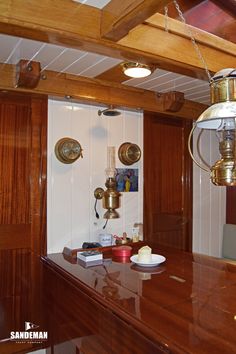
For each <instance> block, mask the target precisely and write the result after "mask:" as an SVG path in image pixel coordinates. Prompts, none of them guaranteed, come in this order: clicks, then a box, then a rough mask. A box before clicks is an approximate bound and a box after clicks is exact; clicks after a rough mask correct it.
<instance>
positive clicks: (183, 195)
mask: <svg viewBox="0 0 236 354" xmlns="http://www.w3.org/2000/svg"><path fill="white" fill-rule="evenodd" d="M191 126H192V122H191V121H188V120H184V119H178V118H172V117H165V118H164V117H161V116H160V115H157V114H154V113H145V115H144V236H145V239H146V240H150V241H153V242H155V243H158V244H161V245H165V246H171V247H175V248H178V249H183V250H191V248H192V162H191V158H190V156H189V153H188V150H187V139H188V135H189V132H190V130H191Z"/></svg>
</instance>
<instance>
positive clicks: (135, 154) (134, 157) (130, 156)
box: [118, 142, 141, 166]
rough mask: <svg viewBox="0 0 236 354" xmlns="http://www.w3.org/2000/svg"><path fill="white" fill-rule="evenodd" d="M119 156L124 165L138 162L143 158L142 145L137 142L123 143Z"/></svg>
mask: <svg viewBox="0 0 236 354" xmlns="http://www.w3.org/2000/svg"><path fill="white" fill-rule="evenodd" d="M118 157H119V160H120V162H122V163H123V164H124V165H127V166H129V165H133V164H134V163H135V162H138V161H139V160H140V158H141V150H140V147H139V146H138V145H136V144H132V143H129V142H126V143H123V144H122V145H121V146H120V147H119V150H118Z"/></svg>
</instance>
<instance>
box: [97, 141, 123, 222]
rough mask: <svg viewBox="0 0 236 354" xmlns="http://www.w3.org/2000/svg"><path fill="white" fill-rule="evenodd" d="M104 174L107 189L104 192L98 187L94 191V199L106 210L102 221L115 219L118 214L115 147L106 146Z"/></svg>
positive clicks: (118, 195) (118, 194)
mask: <svg viewBox="0 0 236 354" xmlns="http://www.w3.org/2000/svg"><path fill="white" fill-rule="evenodd" d="M105 172H106V183H105V186H106V187H107V189H106V190H105V191H104V190H103V188H101V187H98V188H96V189H95V191H94V197H95V198H96V200H97V199H102V206H103V208H104V209H107V211H106V212H105V214H104V215H103V217H104V219H117V218H119V217H120V216H119V214H118V212H117V211H116V209H118V208H119V207H120V195H121V194H120V193H119V192H118V191H117V189H116V179H115V176H116V169H115V147H114V146H108V148H107V168H106V170H105Z"/></svg>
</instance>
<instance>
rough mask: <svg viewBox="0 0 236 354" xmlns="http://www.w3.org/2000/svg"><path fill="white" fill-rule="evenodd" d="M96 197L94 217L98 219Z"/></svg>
mask: <svg viewBox="0 0 236 354" xmlns="http://www.w3.org/2000/svg"><path fill="white" fill-rule="evenodd" d="M97 201H98V200H97V199H95V204H94V211H95V215H96V218H97V219H99V214H98V212H97Z"/></svg>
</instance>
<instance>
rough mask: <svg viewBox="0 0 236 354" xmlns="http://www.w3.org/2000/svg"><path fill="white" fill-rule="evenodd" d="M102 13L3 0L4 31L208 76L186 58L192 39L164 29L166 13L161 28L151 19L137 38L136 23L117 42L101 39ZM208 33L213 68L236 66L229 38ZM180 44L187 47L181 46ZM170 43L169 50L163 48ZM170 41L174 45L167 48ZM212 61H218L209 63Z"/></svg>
mask: <svg viewBox="0 0 236 354" xmlns="http://www.w3.org/2000/svg"><path fill="white" fill-rule="evenodd" d="M35 9H37V11H36V10H35ZM100 15H101V11H100V10H99V9H94V8H91V7H89V6H86V5H80V4H76V3H74V2H73V1H63V0H58V1H56V2H52V1H50V0H41V1H40V2H38V1H37V0H31V1H30V2H28V3H27V6H25V1H24V0H1V1H0V32H2V33H5V34H9V35H14V36H19V37H23V38H29V39H33V40H38V41H42V42H46V43H51V44H57V45H62V46H64V47H70V48H77V49H80V50H84V51H88V52H94V53H98V54H102V55H106V56H110V57H114V58H119V59H122V60H130V61H138V62H143V63H147V64H154V65H155V66H157V67H159V68H161V69H164V70H167V71H172V72H176V73H179V74H183V75H188V76H192V77H197V78H203V77H205V75H204V68H203V65H202V63H201V62H200V61H199V60H198V59H196V60H195V61H192V62H191V61H190V62H189V61H187V60H186V59H188V58H189V57H190V56H192V57H194V58H196V55H195V53H194V51H193V47H192V45H191V44H190V41H189V40H187V39H186V38H185V41H184V42H183V41H182V40H183V38H182V36H181V35H180V34H178V33H175V34H171V33H169V34H167V33H165V31H164V30H163V26H164V19H163V18H162V30H161V29H159V28H158V29H157V28H155V27H154V26H153V25H152V24H150V25H148V26H147V25H140V26H141V27H143V26H145V27H147V28H148V31H147V36H146V35H145V36H144V35H143V33H141V38H140V40H137V35H136V33H139V31H140V27H139V26H138V28H137V31H138V32H136V29H134V30H132V31H131V32H130V34H129V35H128V36H126V37H125V38H124V39H122V40H121V41H120V42H119V43H114V42H111V41H108V40H103V39H100V37H99V35H100ZM170 20H171V19H170ZM180 25H181V23H180ZM202 32H203V31H202ZM207 36H208V38H209V41H211V40H212V38H213V37H214V38H215V39H214V41H215V44H214V45H215V47H214V50H213V51H210V52H209V51H208V47H209V45H208V44H207V42H205V43H204V45H202V47H201V48H202V51H203V54H204V57H205V60H206V61H207V62H208V63H209V70H211V71H218V70H219V67H220V66H221V68H222V67H226V66H228V67H234V65H233V66H232V65H229V62H230V63H232V60H231V61H230V60H229V57H230V58H231V59H232V55H231V54H230V55H228V43H229V42H226V41H223V40H221V39H220V38H217V37H215V36H212V35H210V34H208V35H207ZM143 39H144V40H146V43H144V42H143ZM182 44H183V51H182V50H180V46H181V45H182ZM152 46H153V47H152ZM166 46H167V50H165V48H166ZM170 47H172V50H171V49H169V48H170ZM186 47H187V48H186ZM159 48H160V50H159ZM175 51H176V54H178V56H177V57H176V56H175ZM208 56H210V60H208ZM216 58H217V60H216ZM219 58H220V60H219ZM186 61H187V63H185V62H186ZM212 62H214V63H213V64H214V65H212V66H211V64H212ZM222 62H223V63H224V64H223V65H222ZM217 63H219V65H217Z"/></svg>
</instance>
